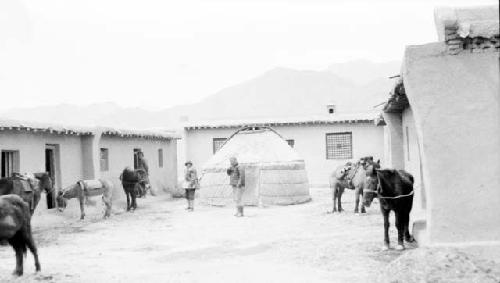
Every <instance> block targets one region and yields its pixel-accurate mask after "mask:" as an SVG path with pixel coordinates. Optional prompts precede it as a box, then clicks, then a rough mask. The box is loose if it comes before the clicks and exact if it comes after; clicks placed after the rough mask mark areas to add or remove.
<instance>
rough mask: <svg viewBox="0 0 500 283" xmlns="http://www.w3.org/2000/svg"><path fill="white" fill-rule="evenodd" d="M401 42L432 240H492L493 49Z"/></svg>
mask: <svg viewBox="0 0 500 283" xmlns="http://www.w3.org/2000/svg"><path fill="white" fill-rule="evenodd" d="M444 48H445V46H444V44H441V43H439V44H428V45H424V46H412V47H408V48H407V49H406V53H405V62H404V66H405V69H404V71H403V77H404V85H405V89H406V93H407V96H408V99H409V101H410V105H411V107H412V110H413V115H414V118H415V121H416V130H417V135H418V139H419V141H420V143H419V144H420V147H421V152H422V161H423V165H424V166H423V175H424V184H425V188H426V192H427V196H428V198H427V229H428V235H429V240H430V242H431V243H436V244H437V243H439V244H446V243H460V242H466V243H467V242H468V243H470V242H472V241H476V242H480V241H485V242H490V241H499V239H500V226H499V225H498V223H499V222H498V221H499V219H500V206H498V205H497V202H498V201H497V200H499V199H500V190H499V186H500V183H499V177H498V176H499V172H500V164H499V159H498V154H497V152H499V151H500V137H499V133H498V124H497V123H498V121H499V105H498V94H499V92H500V89H499V85H500V82H499V75H498V74H499V53H498V52H485V53H461V54H459V55H456V56H451V55H443V53H442V52H443V50H444Z"/></svg>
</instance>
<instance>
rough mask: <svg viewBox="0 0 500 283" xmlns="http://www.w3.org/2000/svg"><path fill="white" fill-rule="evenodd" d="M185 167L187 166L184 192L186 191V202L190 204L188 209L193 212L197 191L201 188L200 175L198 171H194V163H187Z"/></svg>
mask: <svg viewBox="0 0 500 283" xmlns="http://www.w3.org/2000/svg"><path fill="white" fill-rule="evenodd" d="M184 165H185V166H186V170H185V171H184V182H183V187H184V190H186V200H187V202H188V207H187V208H186V209H187V210H188V211H193V210H194V195H195V192H196V189H198V188H199V183H198V174H197V172H196V169H194V167H193V162H191V161H186V163H184Z"/></svg>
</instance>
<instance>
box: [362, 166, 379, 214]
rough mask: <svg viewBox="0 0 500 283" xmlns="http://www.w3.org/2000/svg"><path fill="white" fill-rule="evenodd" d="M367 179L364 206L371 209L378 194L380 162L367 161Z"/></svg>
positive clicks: (364, 186) (364, 184) (364, 189)
mask: <svg viewBox="0 0 500 283" xmlns="http://www.w3.org/2000/svg"><path fill="white" fill-rule="evenodd" d="M363 167H364V168H365V174H366V179H365V181H364V183H363V205H364V206H366V207H370V205H371V204H372V201H373V199H374V198H375V197H376V196H377V194H378V182H379V178H378V175H377V174H378V171H379V169H380V160H378V161H377V162H373V161H367V162H366V163H365V164H364V166H363Z"/></svg>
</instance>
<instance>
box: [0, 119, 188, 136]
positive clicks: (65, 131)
mask: <svg viewBox="0 0 500 283" xmlns="http://www.w3.org/2000/svg"><path fill="white" fill-rule="evenodd" d="M4 130H16V131H26V132H45V133H49V134H61V135H95V134H96V133H102V134H103V135H111V136H121V137H133V138H154V139H179V138H180V136H179V135H178V134H176V133H174V132H171V131H152V130H131V129H115V128H109V127H78V126H68V125H60V124H51V123H38V122H31V121H19V120H10V119H0V131H4Z"/></svg>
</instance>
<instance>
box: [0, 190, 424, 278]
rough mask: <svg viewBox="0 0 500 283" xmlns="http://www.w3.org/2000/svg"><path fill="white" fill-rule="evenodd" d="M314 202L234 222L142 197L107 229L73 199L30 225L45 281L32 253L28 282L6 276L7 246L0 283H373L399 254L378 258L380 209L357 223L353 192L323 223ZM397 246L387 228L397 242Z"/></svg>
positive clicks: (0, 251)
mask: <svg viewBox="0 0 500 283" xmlns="http://www.w3.org/2000/svg"><path fill="white" fill-rule="evenodd" d="M312 197H313V200H312V201H311V202H309V203H306V204H302V205H295V206H280V207H267V208H258V207H247V208H246V209H245V213H246V217H243V218H236V217H234V216H233V213H234V212H233V208H232V207H227V208H220V207H208V206H202V205H198V206H197V207H196V208H195V211H194V212H187V211H186V210H185V209H184V208H185V201H184V200H183V199H170V198H169V197H168V196H165V195H163V196H156V197H152V196H148V198H146V199H139V200H138V205H139V208H138V209H137V211H135V212H134V213H127V212H125V210H124V208H125V204H124V203H123V201H117V202H115V203H114V207H113V214H112V217H111V218H110V219H107V220H103V219H101V217H102V205H101V203H100V200H99V199H98V198H97V199H96V200H97V205H95V206H93V207H92V206H90V207H87V219H85V220H84V221H79V220H78V211H77V203H76V200H71V201H70V206H69V208H68V209H67V210H66V211H65V212H64V213H60V212H57V211H46V210H43V211H38V212H37V213H36V214H35V216H34V218H33V228H34V237H35V240H36V242H37V244H38V248H39V255H40V261H41V264H42V272H40V273H38V274H36V273H35V272H34V264H33V258H32V256H31V254H28V257H27V260H26V261H25V265H24V266H25V276H23V277H22V278H19V279H16V278H14V277H12V276H11V272H12V270H13V269H14V265H15V258H14V253H13V251H12V249H11V248H10V247H6V246H3V247H0V281H1V282H4V281H13V282H134V281H138V282H373V280H374V279H375V278H376V277H377V275H378V274H379V273H380V271H381V270H383V269H384V267H385V266H386V265H387V263H389V262H390V261H392V260H394V259H395V258H397V257H399V256H400V255H401V254H402V253H401V252H398V251H395V250H389V251H382V250H381V247H382V236H383V233H382V216H381V215H380V214H379V210H378V205H376V204H375V205H374V206H372V207H371V208H369V209H368V213H367V214H366V215H356V214H354V213H353V207H354V203H353V192H351V191H349V192H347V193H346V194H345V195H344V208H345V210H346V211H345V212H343V213H342V214H327V210H329V209H330V206H331V197H330V191H329V189H313V190H312ZM392 223H394V221H392ZM392 223H391V224H392ZM395 237H396V231H395V228H394V227H391V240H392V241H393V243H394V241H395V240H396V239H395ZM409 248H410V249H413V248H415V247H409ZM403 253H404V252H403Z"/></svg>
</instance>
